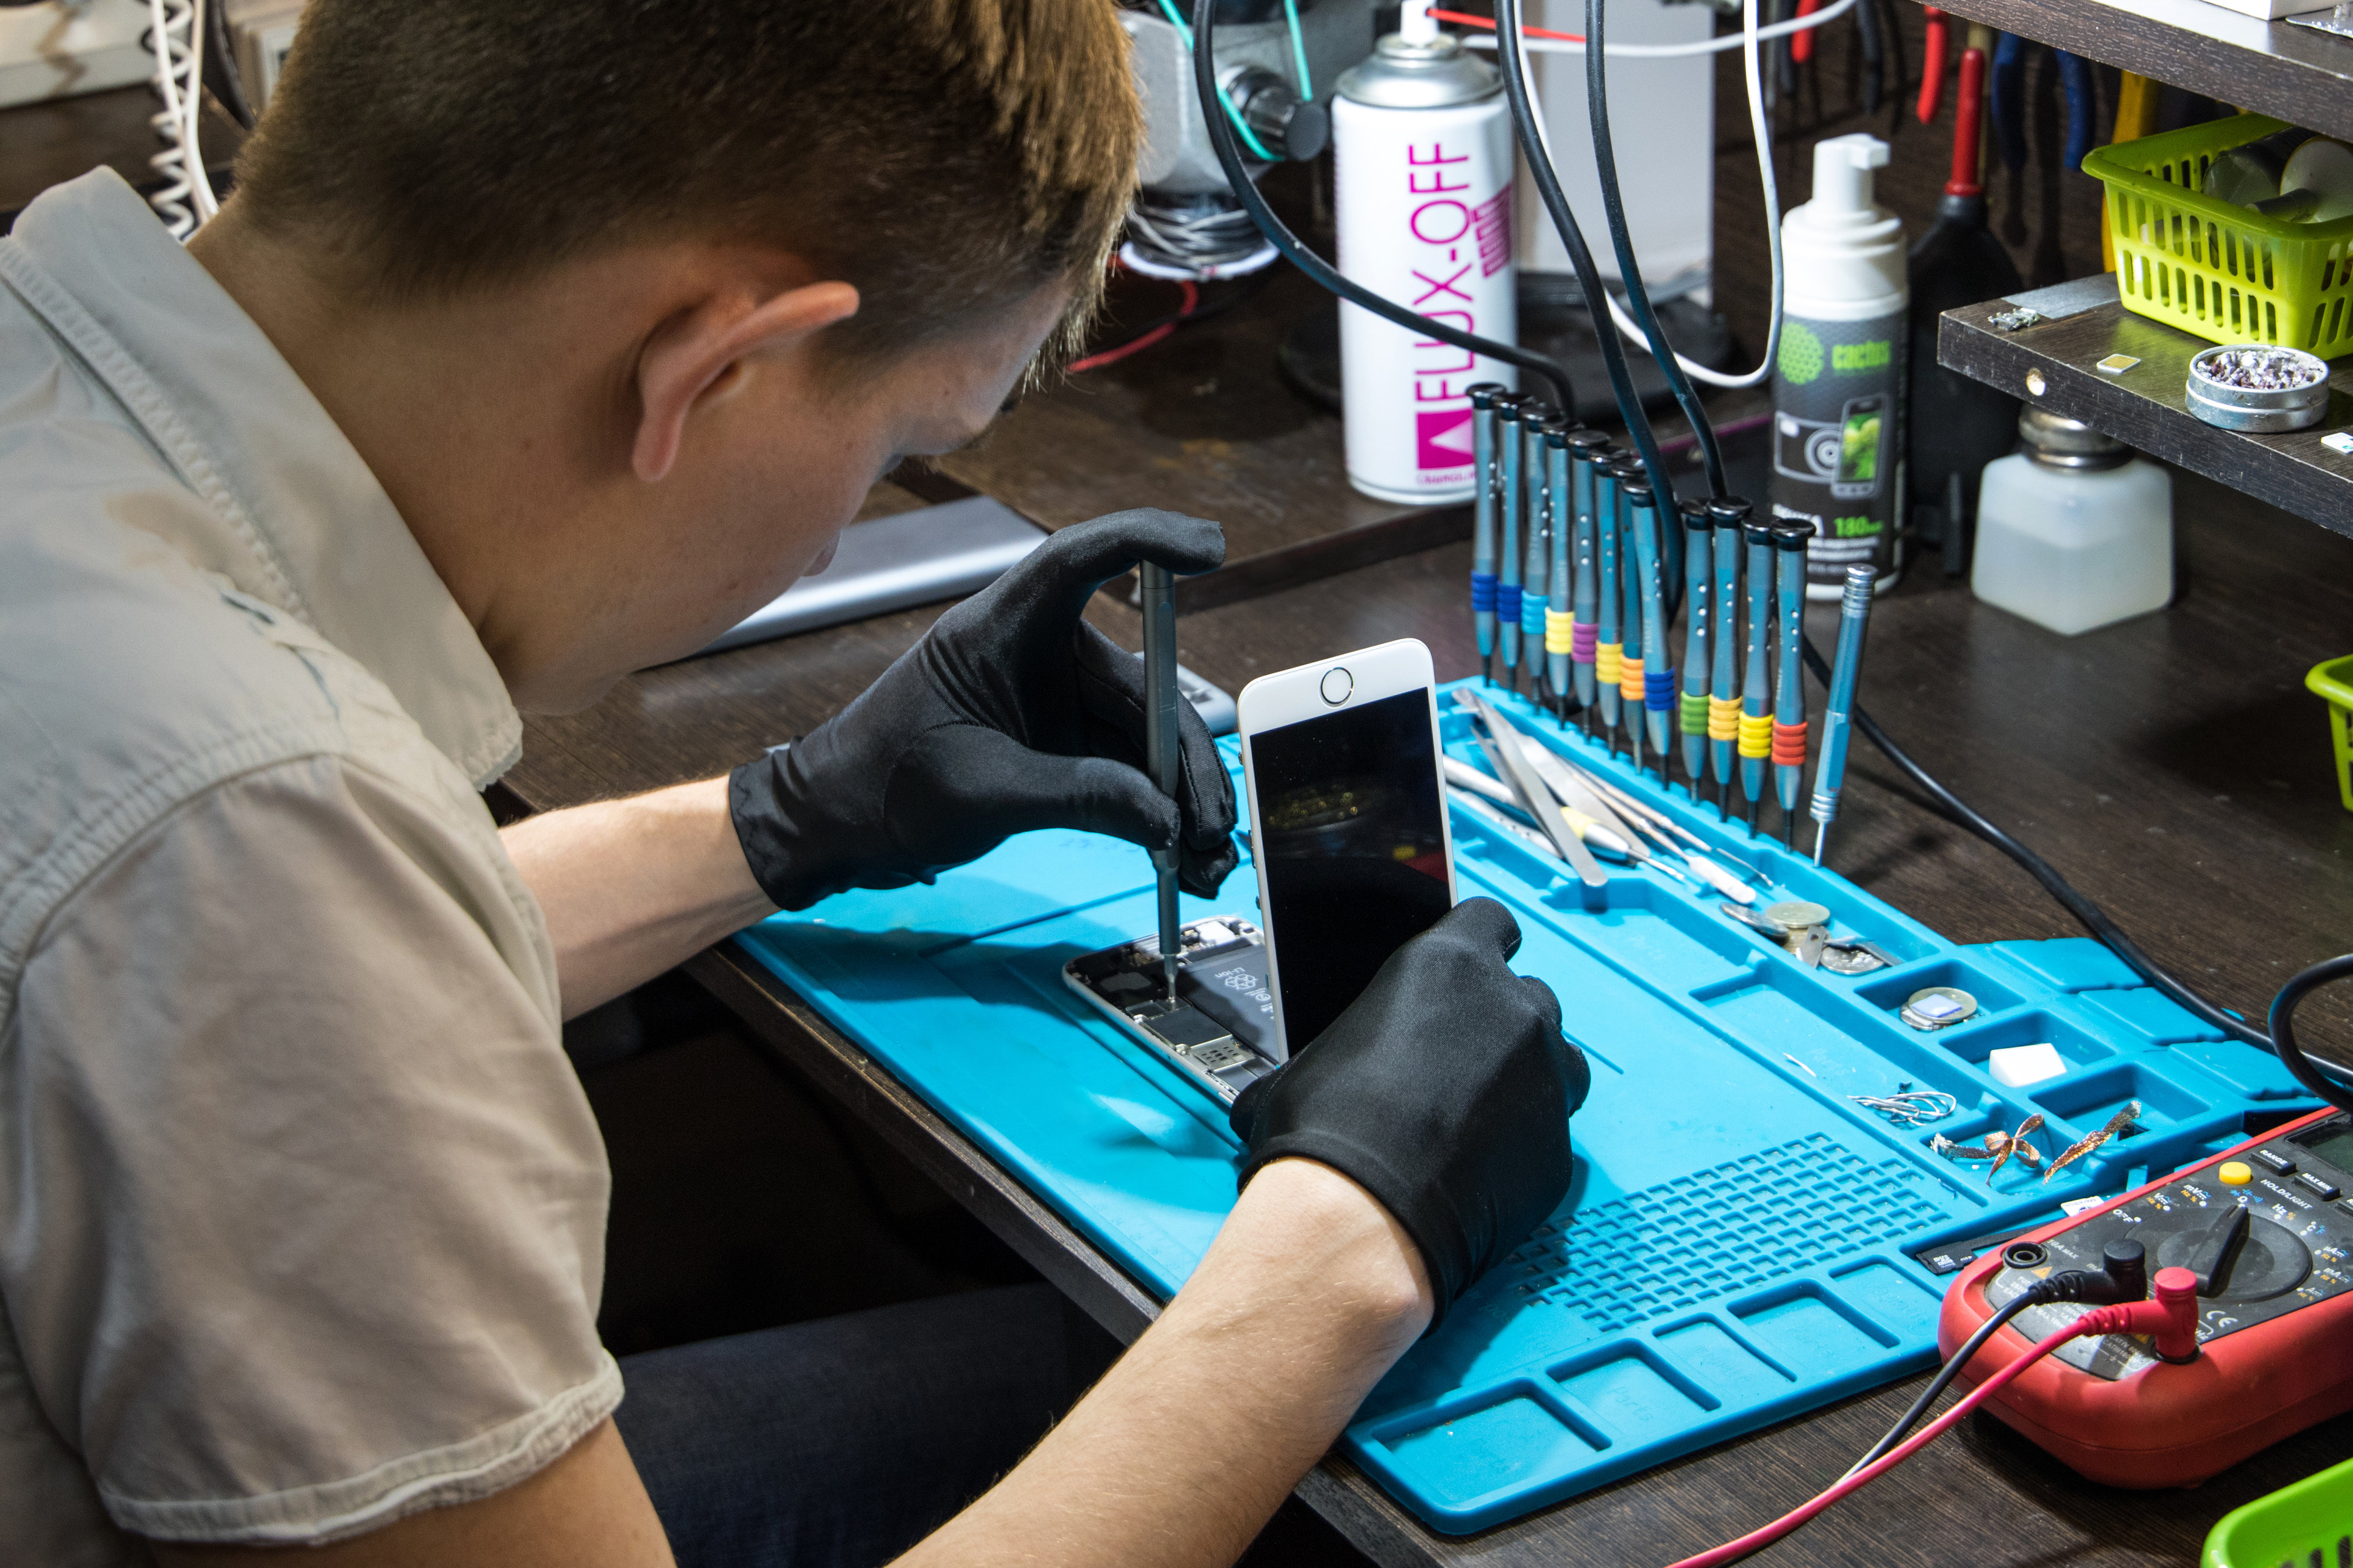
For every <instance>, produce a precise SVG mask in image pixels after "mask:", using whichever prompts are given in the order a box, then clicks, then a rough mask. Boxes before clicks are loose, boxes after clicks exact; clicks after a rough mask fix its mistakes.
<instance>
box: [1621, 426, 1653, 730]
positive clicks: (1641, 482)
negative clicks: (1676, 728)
mask: <svg viewBox="0 0 2353 1568" xmlns="http://www.w3.org/2000/svg"><path fill="white" fill-rule="evenodd" d="M1650 489H1651V486H1650V481H1649V480H1647V479H1644V478H1642V474H1641V466H1640V465H1639V464H1629V465H1628V471H1627V472H1626V473H1625V474H1623V475H1622V476H1621V477H1620V479H1619V481H1618V588H1619V592H1620V595H1622V597H1621V598H1620V609H1619V616H1618V632H1619V636H1620V637H1623V638H1624V639H1625V647H1624V648H1623V650H1622V651H1621V652H1620V655H1619V666H1620V668H1619V672H1618V675H1619V680H1620V685H1619V692H1620V696H1621V698H1622V697H1623V694H1624V692H1625V686H1624V680H1625V676H1626V670H1625V668H1624V667H1625V665H1626V664H1627V663H1628V662H1630V661H1631V662H1634V663H1636V664H1638V665H1639V663H1640V661H1641V658H1642V647H1643V644H1642V562H1641V555H1640V553H1639V552H1637V550H1636V548H1635V544H1634V496H1635V494H1636V493H1637V492H1638V491H1640V492H1641V493H1643V494H1646V495H1647V494H1648V493H1649V492H1650ZM1625 706H1627V707H1628V711H1627V714H1626V750H1627V755H1628V756H1630V758H1632V760H1633V763H1634V766H1635V767H1637V768H1640V767H1641V765H1642V708H1641V701H1640V700H1635V701H1634V702H1632V703H1631V704H1630V705H1625Z"/></svg>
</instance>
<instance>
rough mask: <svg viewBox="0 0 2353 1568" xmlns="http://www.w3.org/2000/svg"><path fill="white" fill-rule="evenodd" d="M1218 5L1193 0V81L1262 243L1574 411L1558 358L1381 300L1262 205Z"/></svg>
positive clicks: (1341, 291)
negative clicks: (1236, 108)
mask: <svg viewBox="0 0 2353 1568" xmlns="http://www.w3.org/2000/svg"><path fill="white" fill-rule="evenodd" d="M1217 8H1218V0H1195V3H1194V6H1193V85H1194V89H1195V90H1196V91H1198V93H1199V94H1200V98H1201V120H1202V122H1203V124H1204V125H1205V126H1206V127H1207V129H1208V136H1209V146H1210V148H1211V149H1212V150H1213V151H1215V152H1216V153H1217V154H1218V163H1219V166H1220V167H1221V168H1223V169H1224V170H1225V172H1226V183H1227V184H1230V185H1231V186H1233V190H1234V199H1235V200H1237V201H1239V202H1240V203H1241V204H1242V210H1243V211H1244V212H1246V213H1248V214H1250V221H1251V222H1252V223H1254V224H1256V225H1258V230H1259V232H1260V233H1261V234H1262V235H1264V236H1266V238H1267V243H1268V244H1270V245H1271V246H1273V247H1274V248H1275V249H1276V250H1278V251H1280V252H1281V253H1282V257H1283V258H1284V259H1285V260H1287V261H1289V262H1290V263H1291V264H1292V265H1293V267H1296V268H1299V270H1301V271H1302V272H1304V273H1306V274H1307V276H1308V277H1310V278H1312V279H1314V280H1315V281H1316V282H1317V283H1319V284H1321V285H1323V287H1324V289H1328V290H1329V291H1330V292H1332V293H1334V294H1337V295H1338V296H1339V297H1340V298H1341V299H1343V300H1347V301H1349V302H1350V303H1351V304H1356V305H1361V306H1363V307H1364V308H1365V309H1366V310H1370V311H1371V312H1372V313H1373V314H1375V315H1376V316H1379V317H1382V318H1383V319H1385V320H1387V321H1395V322H1396V323H1397V324H1398V326H1400V327H1406V328H1409V329H1410V330H1412V331H1417V332H1421V333H1425V334H1427V335H1428V336H1430V337H1433V338H1436V339H1437V340H1438V341H1439V342H1441V343H1452V344H1453V345H1454V346H1455V347H1456V348H1458V349H1468V350H1470V351H1471V352H1472V353H1475V354H1483V355H1484V356H1486V357H1487V358H1489V359H1492V360H1500V361H1502V362H1503V363H1505V364H1509V365H1517V366H1518V367H1519V368H1520V369H1522V370H1525V371H1533V372H1534V373H1535V374H1537V375H1540V376H1543V377H1544V378H1545V379H1546V381H1548V382H1550V383H1552V389H1553V399H1554V401H1555V402H1556V403H1558V404H1559V405H1560V408H1561V412H1562V413H1563V414H1565V415H1568V416H1571V417H1574V416H1575V415H1576V412H1577V386H1576V384H1575V383H1574V382H1572V381H1570V380H1569V376H1568V367H1567V366H1566V365H1564V364H1562V363H1560V362H1559V361H1558V360H1556V359H1554V358H1552V357H1551V356H1550V355H1548V354H1540V353H1535V351H1534V350H1532V349H1524V348H1521V347H1519V346H1518V345H1516V344H1514V343H1499V342H1495V341H1494V340H1493V339H1492V338H1482V337H1481V336H1479V335H1478V334H1477V333H1475V332H1466V331H1460V330H1458V329H1456V328H1453V327H1450V326H1448V325H1446V324H1445V323H1444V322H1442V321H1431V320H1430V318H1429V317H1427V316H1424V315H1421V314H1419V313H1418V312H1416V311H1414V310H1409V309H1407V308H1406V307H1405V306H1403V305H1399V304H1398V303H1396V302H1395V301H1393V300H1384V299H1383V298H1381V297H1380V296H1379V295H1378V294H1376V293H1374V292H1373V291H1372V290H1371V289H1367V288H1366V287H1365V286H1364V285H1362V284H1360V283H1357V282H1356V281H1355V280H1353V279H1348V278H1344V277H1342V276H1341V275H1340V272H1339V269H1338V268H1335V267H1334V266H1333V265H1332V264H1331V263H1329V262H1327V261H1325V260H1324V258H1322V257H1320V256H1318V255H1316V254H1315V253H1314V251H1312V250H1310V249H1308V248H1307V247H1306V246H1304V245H1303V244H1301V243H1300V239H1299V237H1298V236H1297V235H1295V234H1293V233H1292V232H1291V228H1290V226H1288V225H1287V224H1285V223H1284V222H1283V221H1282V219H1281V218H1279V217H1277V216H1274V209H1273V208H1272V207H1271V206H1269V205H1267V203H1266V198H1265V197H1264V196H1262V195H1260V194H1259V189H1258V186H1257V185H1256V184H1253V183H1252V182H1251V180H1250V170H1249V168H1248V167H1247V166H1246V165H1244V163H1242V150H1241V143H1240V141H1239V140H1238V139H1237V138H1236V137H1235V135H1234V128H1233V127H1232V126H1231V125H1229V124H1228V123H1227V122H1226V116H1225V109H1224V100H1223V97H1222V95H1221V94H1220V93H1219V90H1218V70H1217V54H1216V50H1215V48H1214V47H1213V38H1214V36H1215V29H1216V26H1217V16H1216V12H1217Z"/></svg>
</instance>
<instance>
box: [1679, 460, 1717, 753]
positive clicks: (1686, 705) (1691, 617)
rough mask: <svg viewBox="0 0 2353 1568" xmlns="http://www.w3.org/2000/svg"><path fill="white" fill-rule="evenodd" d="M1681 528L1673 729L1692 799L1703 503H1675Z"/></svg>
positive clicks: (1703, 578)
mask: <svg viewBox="0 0 2353 1568" xmlns="http://www.w3.org/2000/svg"><path fill="white" fill-rule="evenodd" d="M1675 510H1676V511H1677V512H1678V513H1679V514H1681V516H1682V519H1683V534H1684V539H1683V603H1684V604H1685V605H1687V606H1689V607H1688V608H1687V609H1685V610H1684V611H1683V691H1682V693H1681V694H1680V695H1679V696H1678V697H1677V698H1676V700H1675V701H1676V712H1675V727H1676V729H1678V730H1679V731H1682V732H1683V773H1684V774H1685V776H1686V777H1688V778H1689V779H1690V780H1691V792H1692V799H1694V800H1697V799H1699V783H1700V780H1701V779H1702V778H1703V777H1704V776H1705V774H1706V772H1707V678H1708V675H1709V669H1708V646H1707V636H1708V624H1707V623H1708V607H1709V606H1708V597H1707V590H1708V543H1709V538H1710V535H1709V523H1708V516H1707V503H1706V502H1705V501H1704V500H1700V499H1699V498H1697V497H1696V496H1685V497H1683V499H1682V500H1678V501H1676V502H1675Z"/></svg>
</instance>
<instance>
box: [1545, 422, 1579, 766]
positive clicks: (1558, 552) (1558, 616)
mask: <svg viewBox="0 0 2353 1568" xmlns="http://www.w3.org/2000/svg"><path fill="white" fill-rule="evenodd" d="M1572 434H1574V432H1572V431H1571V430H1570V429H1569V427H1568V426H1567V423H1566V422H1563V421H1556V422H1554V423H1553V424H1551V425H1548V426H1546V427H1545V494H1546V496H1547V497H1549V498H1550V503H1549V509H1548V518H1547V522H1546V527H1547V529H1548V530H1549V531H1550V532H1551V534H1552V576H1551V578H1550V580H1549V581H1548V583H1547V584H1546V586H1547V588H1548V590H1549V591H1548V592H1547V593H1546V595H1545V623H1544V646H1545V679H1546V684H1548V685H1550V686H1551V688H1552V696H1553V717H1554V719H1555V720H1556V721H1558V722H1560V723H1562V724H1567V722H1568V693H1569V676H1568V655H1569V650H1570V648H1571V647H1572V646H1573V637H1572V635H1571V633H1570V629H1569V628H1570V625H1571V622H1572V620H1573V616H1572V615H1571V613H1570V604H1571V600H1570V597H1569V595H1570V593H1571V592H1572V590H1571V588H1570V585H1569V579H1570V577H1571V576H1572V575H1573V574H1575V571H1576V568H1575V566H1574V564H1573V561H1572V558H1573V557H1574V556H1575V555H1576V553H1577V541H1576V534H1577V500H1576V493H1575V481H1574V480H1572V479H1570V477H1569V461H1568V438H1569V437H1570V436H1571V435H1572Z"/></svg>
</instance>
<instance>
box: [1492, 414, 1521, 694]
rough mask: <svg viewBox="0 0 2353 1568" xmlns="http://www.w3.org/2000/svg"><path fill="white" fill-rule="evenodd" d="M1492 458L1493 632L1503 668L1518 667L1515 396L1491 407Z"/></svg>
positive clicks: (1517, 434) (1517, 417) (1517, 432)
mask: <svg viewBox="0 0 2353 1568" xmlns="http://www.w3.org/2000/svg"><path fill="white" fill-rule="evenodd" d="M1495 415H1496V424H1495V458H1496V466H1497V467H1498V468H1500V469H1501V470H1502V471H1503V487H1502V493H1501V494H1500V495H1498V496H1497V498H1496V500H1495V521H1496V523H1497V527H1498V530H1499V531H1500V533H1501V534H1502V537H1501V538H1500V539H1499V540H1498V541H1497V542H1496V546H1497V548H1496V551H1495V570H1496V583H1495V634H1496V640H1497V642H1499V643H1500V644H1501V645H1502V647H1503V653H1504V668H1505V669H1517V668H1520V504H1521V503H1520V484H1521V478H1520V416H1521V406H1520V404H1519V402H1518V400H1516V399H1514V401H1513V402H1510V403H1505V404H1502V405H1498V407H1497V408H1496V410H1495Z"/></svg>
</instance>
